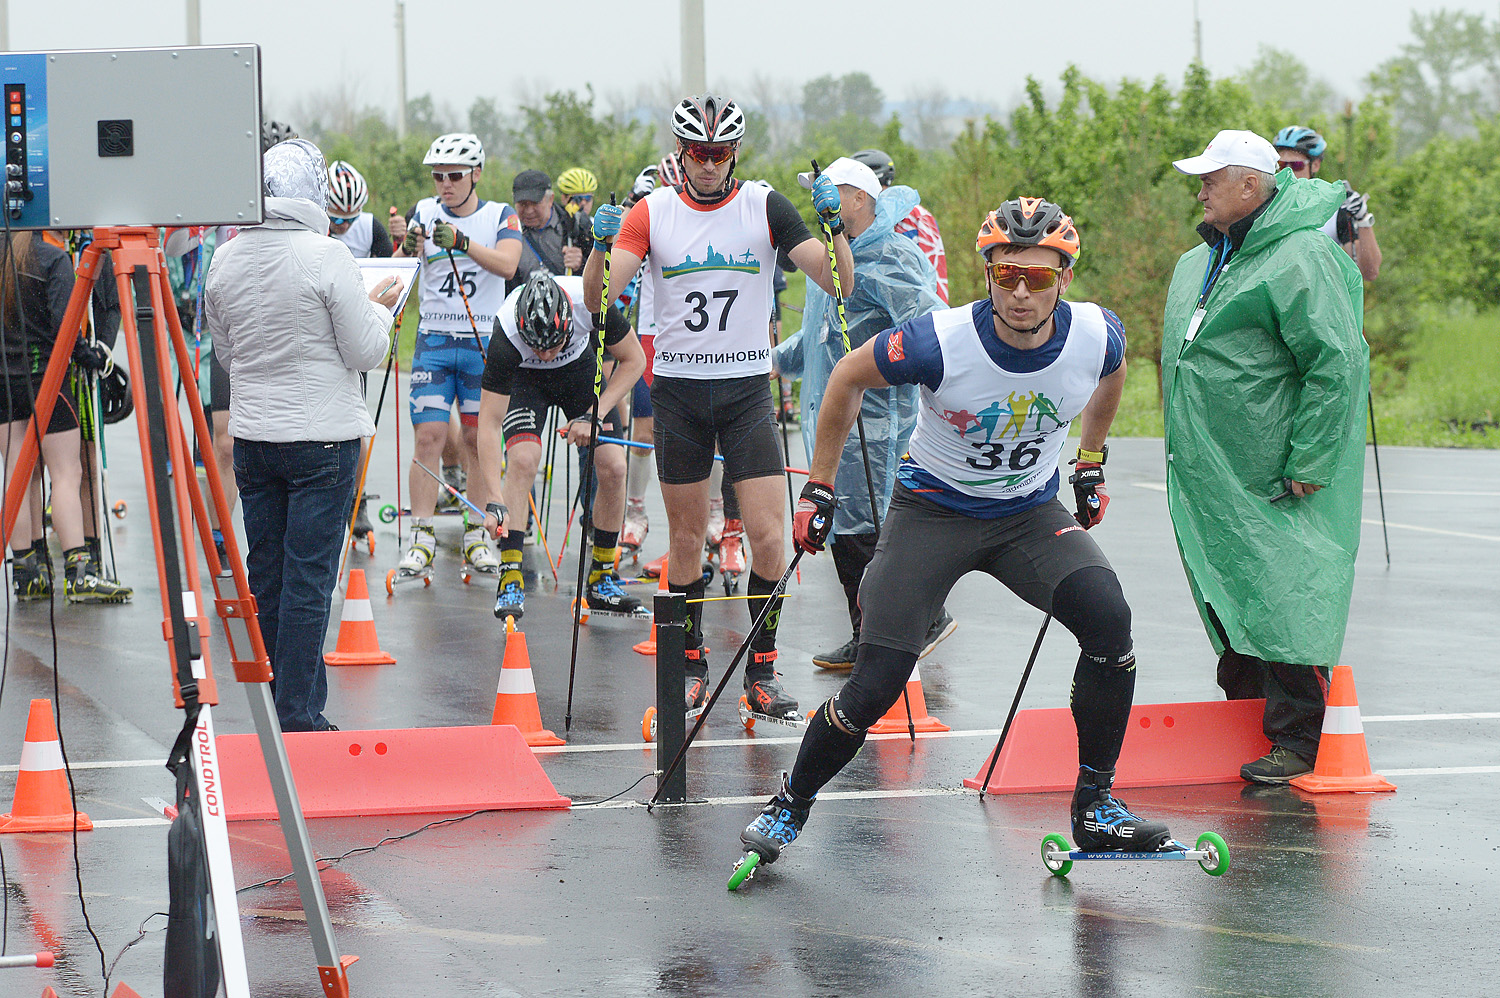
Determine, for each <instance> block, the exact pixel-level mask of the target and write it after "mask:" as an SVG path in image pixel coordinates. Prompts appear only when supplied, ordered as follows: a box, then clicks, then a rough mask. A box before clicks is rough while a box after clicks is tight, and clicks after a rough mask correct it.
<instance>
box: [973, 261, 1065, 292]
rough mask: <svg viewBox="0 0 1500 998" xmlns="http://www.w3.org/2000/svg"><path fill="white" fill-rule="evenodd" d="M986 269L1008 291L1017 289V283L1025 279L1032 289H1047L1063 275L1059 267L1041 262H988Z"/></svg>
mask: <svg viewBox="0 0 1500 998" xmlns="http://www.w3.org/2000/svg"><path fill="white" fill-rule="evenodd" d="M984 269H985V271H986V272H988V273H989V275H990V280H992V281H994V282H995V283H996V284H998V285H1000V286H1001V287H1002V288H1004V289H1005V290H1006V291H1014V290H1016V285H1017V284H1019V283H1020V282H1021V281H1022V280H1025V282H1026V287H1027V288H1028V289H1029V290H1031V291H1046V290H1047V289H1048V288H1050V287H1052V285H1054V284H1056V283H1057V279H1058V278H1059V277H1061V276H1062V271H1061V270H1060V269H1059V268H1057V267H1047V266H1043V265H1041V264H1037V265H1035V266H1031V267H1023V266H1021V265H1020V264H1018V263H988V264H985V267H984Z"/></svg>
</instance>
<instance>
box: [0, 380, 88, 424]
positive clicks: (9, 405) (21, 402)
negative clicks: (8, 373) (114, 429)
mask: <svg viewBox="0 0 1500 998" xmlns="http://www.w3.org/2000/svg"><path fill="white" fill-rule="evenodd" d="M41 387H42V379H41V376H40V375H38V376H37V377H36V378H34V379H32V380H30V381H28V380H26V379H25V378H22V379H19V380H12V381H0V423H17V422H20V421H22V420H26V419H30V418H31V412H32V409H31V399H32V397H33V396H34V395H36V393H37V392H38V391H39V390H40V389H41ZM76 429H78V406H77V405H76V404H75V403H74V401H73V392H72V391H71V390H70V389H69V388H68V384H67V382H66V381H64V382H63V386H62V388H61V389H60V390H59V391H58V393H57V404H56V405H54V406H53V407H52V418H51V419H50V420H48V423H47V432H48V433H63V432H65V431H67V430H76Z"/></svg>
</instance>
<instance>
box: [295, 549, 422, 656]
mask: <svg viewBox="0 0 1500 998" xmlns="http://www.w3.org/2000/svg"><path fill="white" fill-rule="evenodd" d="M323 661H325V662H327V663H328V664H329V665H395V664H396V659H395V657H394V656H392V655H388V654H386V653H385V652H383V651H381V650H380V638H378V637H377V636H376V634H375V610H374V608H373V607H372V606H371V605H370V590H369V587H368V586H367V585H366V584H365V571H364V569H362V568H351V569H350V570H349V589H348V592H346V593H345V594H344V610H343V614H342V615H341V616H340V618H339V643H338V645H337V646H336V647H335V648H334V650H333V651H331V652H329V653H328V654H326V655H324V656H323ZM273 664H274V663H273Z"/></svg>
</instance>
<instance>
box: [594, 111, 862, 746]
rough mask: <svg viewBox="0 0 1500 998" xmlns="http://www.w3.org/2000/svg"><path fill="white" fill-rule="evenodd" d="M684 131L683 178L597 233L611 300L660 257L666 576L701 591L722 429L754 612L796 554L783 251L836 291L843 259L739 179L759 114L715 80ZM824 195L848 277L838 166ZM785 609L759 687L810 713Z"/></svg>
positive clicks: (692, 637) (757, 646)
mask: <svg viewBox="0 0 1500 998" xmlns="http://www.w3.org/2000/svg"><path fill="white" fill-rule="evenodd" d="M672 133H673V134H674V135H675V136H676V138H677V161H678V163H680V164H681V166H682V172H683V178H682V180H683V182H682V183H681V184H678V185H676V186H668V185H663V186H661V187H658V188H657V189H656V190H654V191H653V192H651V193H650V194H649V195H647V196H646V197H645V198H643V199H642V200H640V201H639V202H637V203H636V205H635V206H634V207H633V208H631V209H630V213H629V215H628V216H626V215H625V213H624V210H623V209H622V208H620V207H618V206H615V205H604V206H601V207H599V208H598V209H596V210H595V212H594V234H595V238H596V239H598V240H599V243H598V244H596V246H595V249H596V250H602V249H606V248H608V247H609V246H610V245H611V244H612V246H613V248H612V249H611V250H610V255H611V259H610V267H611V270H612V272H613V274H614V276H615V278H616V279H618V283H617V284H616V283H613V282H612V283H611V286H610V291H609V297H610V304H611V305H613V304H614V301H615V300H616V299H617V298H618V297H619V295H620V293H621V292H622V291H623V290H624V287H625V284H626V282H627V281H629V279H630V276H631V275H632V274H634V273H636V271H637V269H639V268H640V266H641V262H642V261H643V260H649V264H648V266H647V269H646V271H645V273H644V274H643V277H642V299H643V300H645V299H647V298H648V297H649V300H650V301H651V303H652V309H653V311H654V314H655V320H656V337H655V340H656V344H655V345H656V358H655V361H654V362H653V371H654V374H653V379H652V384H651V406H652V409H653V410H654V415H655V427H654V429H655V439H656V468H657V477H658V478H660V480H661V487H662V498H663V499H664V500H665V501H666V507H667V521H668V524H669V529H670V531H671V538H672V543H671V551H670V560H669V563H668V579H667V582H668V586H669V587H670V588H671V589H672V591H674V592H682V593H687V594H688V598H689V600H690V601H691V600H694V599H697V598H699V597H701V596H702V595H703V589H704V585H703V580H702V576H701V575H700V574H699V564H700V557H701V555H702V551H703V540H704V537H705V534H706V533H707V528H708V510H709V471H710V469H711V468H712V466H713V458H714V449H715V446H716V445H717V447H718V449H719V451H720V453H722V454H723V456H724V474H725V477H726V478H727V479H728V480H729V481H731V482H733V483H734V489H735V492H736V494H737V495H738V497H739V501H740V507H741V510H742V516H743V519H744V521H745V528H746V533H747V535H748V537H749V541H750V551H751V555H752V557H753V567H752V569H751V571H750V573H749V584H748V585H747V587H746V588H747V590H748V592H749V595H750V599H749V600H748V601H747V608H748V610H749V613H750V619H751V620H752V621H754V620H755V619H756V618H757V617H758V616H760V614H761V611H762V609H763V608H764V607H765V602H766V600H767V599H769V598H770V596H771V594H772V593H773V592H774V591H775V589H776V584H777V582H778V580H779V579H780V577H781V574H782V573H783V572H784V571H785V569H786V552H785V550H784V549H783V541H782V537H783V532H784V531H785V529H786V520H785V516H784V514H783V513H782V510H783V509H784V508H785V507H784V503H785V502H786V499H785V497H784V493H783V489H785V485H784V484H783V480H782V475H783V473H784V466H783V464H782V456H781V445H780V441H779V440H778V439H777V436H776V422H775V411H774V409H773V407H772V405H771V389H770V382H769V380H767V375H769V374H770V371H771V358H770V344H769V342H768V341H767V338H766V330H767V329H768V328H769V326H770V321H771V302H772V295H771V282H772V279H773V274H774V268H775V266H776V254H777V252H778V251H785V252H786V253H787V255H788V256H789V257H791V259H792V261H793V262H794V263H795V264H796V265H797V266H798V267H800V268H801V269H802V271H803V272H804V273H806V274H807V276H808V278H809V279H811V280H813V281H816V282H817V283H818V285H819V286H820V287H822V288H823V289H824V290H825V291H827V292H828V293H829V294H832V293H833V268H832V267H831V266H830V264H829V261H828V248H827V247H826V246H825V245H824V244H823V242H822V241H821V240H819V239H815V238H813V237H812V236H811V235H810V234H809V233H808V231H807V226H806V225H805V224H804V223H803V222H802V219H801V216H799V215H798V214H797V210H796V209H795V208H793V207H792V203H791V202H790V201H788V200H787V199H786V197H785V196H784V195H782V194H779V193H777V192H775V191H772V190H770V189H769V188H766V187H762V186H759V185H744V184H741V183H740V182H739V181H737V180H735V179H734V177H733V173H734V164H735V159H736V156H737V154H738V152H739V144H740V140H741V138H743V136H744V134H745V116H744V114H743V113H742V112H741V111H740V109H739V107H738V106H737V105H736V104H735V103H734V101H732V100H726V99H724V98H723V97H720V96H717V95H715V94H704V95H702V96H700V97H690V98H688V99H687V100H684V101H683V102H682V103H680V104H678V105H677V107H676V109H675V110H674V112H673V115H672ZM813 200H814V204H815V205H816V206H817V207H818V210H819V212H820V214H821V215H822V217H823V218H824V219H825V220H826V221H827V222H828V223H829V224H830V226H831V228H832V231H833V233H834V235H833V244H834V251H835V253H836V254H837V257H838V270H839V274H840V276H841V277H842V278H843V280H844V287H845V288H846V289H848V288H849V287H850V286H851V285H852V283H853V275H854V262H853V259H852V258H851V257H850V255H849V243H848V240H847V239H846V238H845V237H844V235H843V234H842V233H843V223H842V221H841V220H840V218H839V216H838V189H837V188H836V187H835V186H834V185H833V184H832V182H830V181H829V180H828V179H827V178H826V177H825V178H823V179H822V181H821V182H820V183H819V185H818V186H817V187H816V188H815V189H814V191H813ZM604 260H605V254H604V253H603V252H595V253H593V254H591V255H590V256H589V259H588V263H587V264H586V265H585V267H584V293H585V297H586V299H587V304H588V307H589V309H590V311H597V310H598V308H599V304H600V300H601V298H602V297H603V290H602V289H603V285H604ZM642 324H643V325H644V324H645V323H644V321H643V322H642ZM778 602H779V600H778ZM779 618H780V609H779V607H776V608H772V609H771V610H770V612H769V613H768V615H767V617H766V623H765V626H764V628H763V629H762V630H761V631H760V633H759V634H758V635H757V636H756V637H755V639H754V640H753V641H752V642H751V644H750V652H751V655H750V658H749V660H748V663H747V665H746V670H745V681H746V696H747V698H748V699H749V701H750V707H751V709H752V710H753V711H755V712H757V713H763V714H769V715H771V716H774V717H779V718H796V717H799V715H798V712H797V701H796V700H794V699H793V698H791V697H790V696H788V695H787V694H786V692H785V691H784V690H783V689H781V687H780V684H779V683H778V682H777V680H776V672H775V665H774V663H775V659H776V625H777V623H778V621H779ZM702 619H703V615H702V605H701V604H699V603H692V602H690V603H689V622H688V633H687V647H688V653H687V663H688V664H687V674H686V676H685V678H684V682H685V698H686V701H687V706H688V708H689V709H693V708H695V707H698V706H701V705H702V704H703V703H704V702H705V701H706V699H707V691H706V689H705V683H704V679H705V677H706V676H707V673H708V662H707V659H706V658H705V657H704V654H705V651H706V649H704V648H703V637H702Z"/></svg>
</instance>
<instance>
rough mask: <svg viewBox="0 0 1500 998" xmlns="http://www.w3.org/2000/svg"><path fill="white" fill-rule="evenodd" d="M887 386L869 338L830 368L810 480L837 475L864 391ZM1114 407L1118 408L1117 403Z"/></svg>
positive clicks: (873, 339) (826, 479) (824, 480)
mask: <svg viewBox="0 0 1500 998" xmlns="http://www.w3.org/2000/svg"><path fill="white" fill-rule="evenodd" d="M793 259H795V257H794V258H793ZM824 263H825V264H826V263H827V261H826V260H825V261H824ZM798 266H801V264H798ZM890 384H891V383H890V382H889V381H887V380H885V378H884V377H883V376H882V375H881V373H880V368H878V367H876V366H875V337H873V336H872V337H871V338H870V339H868V340H866V341H865V342H864V343H862V344H860V345H859V346H857V347H855V348H854V352H853V353H851V354H849V355H848V356H847V357H845V358H844V359H843V360H841V361H839V362H838V364H837V365H835V366H834V368H833V374H832V375H830V376H829V378H828V387H827V388H826V389H824V391H823V411H822V412H821V413H819V414H818V445H817V448H816V449H815V450H814V451H813V459H812V467H811V468H809V469H808V470H809V471H811V472H812V477H813V478H814V479H816V480H817V481H820V482H831V481H833V478H834V476H835V475H836V474H838V470H839V457H840V456H841V455H842V454H843V452H844V441H845V440H846V439H848V437H849V428H850V427H851V426H853V425H854V420H855V417H856V416H858V415H859V405H860V402H861V401H863V400H864V397H865V389H867V388H889V387H890ZM1116 403H1117V404H1118V399H1116Z"/></svg>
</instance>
